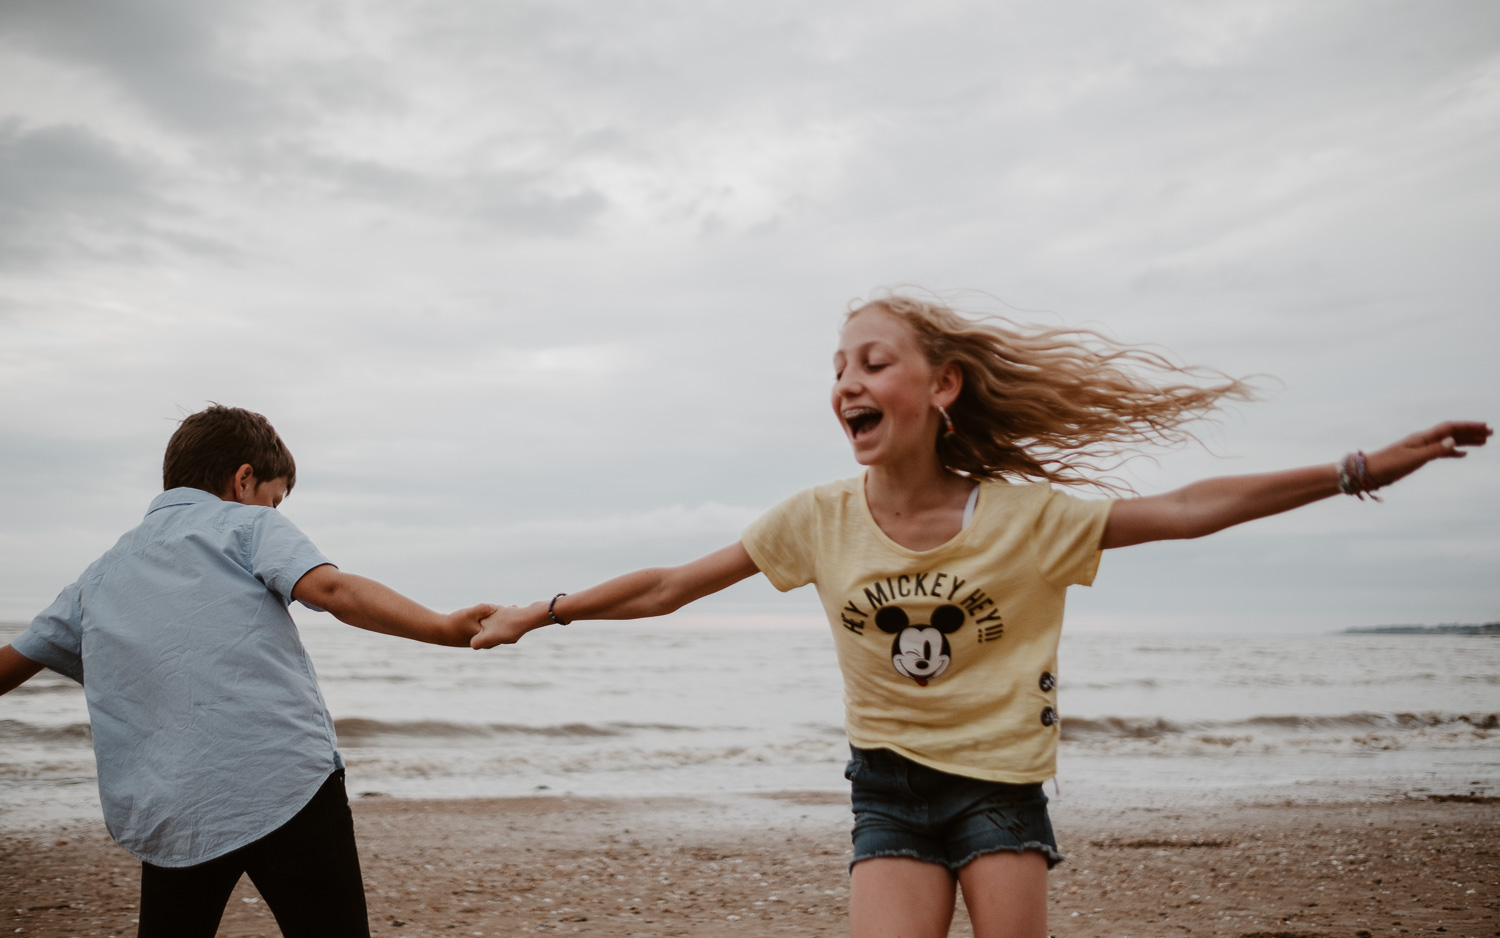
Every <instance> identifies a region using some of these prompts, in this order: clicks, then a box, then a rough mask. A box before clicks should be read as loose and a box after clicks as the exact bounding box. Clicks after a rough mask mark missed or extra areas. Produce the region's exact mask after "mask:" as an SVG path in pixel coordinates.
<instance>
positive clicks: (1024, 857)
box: [855, 850, 1047, 938]
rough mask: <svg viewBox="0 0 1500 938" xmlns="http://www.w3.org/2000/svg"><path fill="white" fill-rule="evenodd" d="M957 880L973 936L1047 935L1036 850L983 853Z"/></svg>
mask: <svg viewBox="0 0 1500 938" xmlns="http://www.w3.org/2000/svg"><path fill="white" fill-rule="evenodd" d="M855 869H856V870H857V869H859V867H857V866H856V867H855ZM958 881H959V883H960V884H961V885H962V886H963V890H964V906H965V907H966V908H967V909H968V910H969V920H970V921H972V922H973V923H974V938H1047V858H1046V857H1044V856H1042V855H1041V854H1040V853H1038V852H1036V851H1035V850H1026V851H1024V852H1022V853H1011V852H1010V851H1002V852H999V853H987V854H985V855H984V856H982V857H979V858H977V859H975V860H973V861H971V862H970V863H968V864H967V865H965V866H964V868H963V869H961V870H959V871H958ZM855 934H856V935H857V934H858V932H856V933H855Z"/></svg>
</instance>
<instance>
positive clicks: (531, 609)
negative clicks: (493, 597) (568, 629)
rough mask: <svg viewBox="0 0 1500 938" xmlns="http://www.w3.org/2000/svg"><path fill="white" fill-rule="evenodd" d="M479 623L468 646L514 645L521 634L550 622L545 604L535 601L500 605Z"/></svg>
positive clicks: (476, 647)
mask: <svg viewBox="0 0 1500 938" xmlns="http://www.w3.org/2000/svg"><path fill="white" fill-rule="evenodd" d="M490 608H491V609H493V610H494V611H493V612H492V613H490V615H489V616H488V617H486V618H485V619H484V620H483V621H482V622H480V623H479V629H478V632H477V634H475V635H474V636H473V638H471V639H470V640H469V647H470V648H475V649H478V648H494V647H495V646H496V645H514V644H515V643H516V642H518V641H520V640H521V636H522V635H525V634H526V633H527V632H530V631H531V630H532V629H539V628H541V627H542V626H544V625H548V624H550V623H551V620H550V619H548V618H547V604H546V603H543V602H535V603H532V604H531V605H529V606H501V607H500V608H498V609H495V607H493V606H492V607H490Z"/></svg>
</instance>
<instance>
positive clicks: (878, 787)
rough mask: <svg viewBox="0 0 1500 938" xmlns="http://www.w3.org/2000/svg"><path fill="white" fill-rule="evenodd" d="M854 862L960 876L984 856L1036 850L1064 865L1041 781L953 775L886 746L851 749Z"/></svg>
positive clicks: (1052, 863) (847, 772) (848, 771)
mask: <svg viewBox="0 0 1500 938" xmlns="http://www.w3.org/2000/svg"><path fill="white" fill-rule="evenodd" d="M849 750H850V753H851V755H852V758H851V759H850V760H849V766H848V768H847V769H845V771H844V776H845V777H846V778H848V779H849V781H850V783H851V784H852V789H853V791H852V799H851V800H852V802H853V808H854V860H853V862H851V863H850V864H849V866H850V868H851V869H852V868H853V866H854V864H855V863H858V862H859V861H860V860H871V859H874V858H876V857H910V858H911V859H914V860H921V861H922V862H924V863H936V864H938V865H940V866H943V867H946V868H947V869H949V870H951V871H955V872H956V871H958V870H959V869H960V868H962V867H963V866H964V865H965V864H967V863H968V862H969V861H970V860H973V859H975V858H976V857H980V856H983V855H984V854H986V853H998V852H1000V851H1002V850H1008V851H1011V852H1013V853H1022V852H1024V851H1027V850H1035V851H1037V852H1038V853H1040V854H1042V856H1044V857H1046V858H1047V868H1048V869H1051V868H1052V867H1054V866H1056V865H1057V864H1059V863H1061V862H1062V860H1063V856H1062V854H1061V853H1059V852H1058V850H1057V838H1056V837H1054V836H1053V834H1052V821H1051V820H1050V819H1049V818H1048V817H1047V796H1046V794H1044V793H1043V792H1042V786H1041V784H1040V783H1034V784H1029V785H1010V784H1006V783H1005V782H987V781H984V780H983V779H977V778H965V777H964V776H962V775H950V774H949V773H947V772H940V771H938V770H937V769H932V768H928V767H927V766H925V765H921V764H919V763H916V762H913V761H911V760H910V759H908V758H906V757H905V756H902V755H898V754H897V753H894V752H892V751H890V750H889V749H856V748H854V747H853V746H851V747H849Z"/></svg>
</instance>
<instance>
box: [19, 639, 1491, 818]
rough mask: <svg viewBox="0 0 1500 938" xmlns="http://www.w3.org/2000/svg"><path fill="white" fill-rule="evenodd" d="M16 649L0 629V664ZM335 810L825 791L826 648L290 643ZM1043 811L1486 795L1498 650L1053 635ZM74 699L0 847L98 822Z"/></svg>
mask: <svg viewBox="0 0 1500 938" xmlns="http://www.w3.org/2000/svg"><path fill="white" fill-rule="evenodd" d="M19 629H20V626H17V625H10V626H0V642H3V641H7V640H9V638H10V637H12V636H14V635H15V634H16V633H17V632H18V631H19ZM302 634H303V639H304V642H305V643H306V645H307V648H308V651H309V653H310V654H311V656H312V659H313V661H314V663H315V665H316V667H317V671H318V677H319V680H320V682H321V684H322V687H323V692H324V696H325V698H326V699H327V702H328V706H329V709H330V710H331V711H332V713H333V715H334V718H335V722H336V726H337V729H338V734H339V745H340V749H341V751H342V752H343V754H344V756H345V759H346V761H347V762H348V765H349V785H350V790H351V792H352V793H355V794H365V793H373V792H378V793H382V794H386V795H392V796H400V797H424V798H425V797H436V798H450V797H470V796H479V797H493V796H524V795H531V794H564V793H569V794H575V795H587V796H633V795H657V796H703V795H711V794H722V793H746V792H751V793H753V792H773V791H788V790H792V791H828V792H834V791H839V790H841V789H842V788H843V787H844V785H845V782H844V780H843V765H844V761H845V760H846V759H847V757H848V748H847V743H846V741H845V739H844V735H843V731H842V704H841V684H840V679H839V674H838V668H837V664H836V661H835V657H834V651H833V640H832V637H831V636H830V634H829V632H828V630H827V627H826V626H816V625H809V626H808V627H806V628H768V629H758V630H751V629H727V628H707V627H705V628H688V627H682V626H670V627H669V626H662V625H641V624H622V623H578V624H574V625H571V626H568V627H567V628H557V627H554V628H550V629H545V630H542V631H540V632H536V633H533V634H531V635H528V636H527V637H526V639H525V640H524V641H523V642H521V643H520V644H518V645H514V646H508V647H503V648H498V649H494V650H492V651H487V652H473V651H469V650H467V649H450V648H437V647H431V646H423V645H416V644H413V643H410V642H404V641H400V640H397V639H393V638H389V637H387V636H382V635H375V634H372V633H368V632H362V631H360V630H358V629H353V628H350V627H348V626H343V625H340V624H338V623H336V622H333V621H332V620H331V619H328V620H322V621H315V622H311V623H307V624H304V625H303V628H302ZM1059 695H1060V697H1059V700H1060V707H1059V709H1060V710H1061V712H1062V715H1063V742H1062V744H1061V747H1060V754H1059V782H1060V785H1061V790H1062V793H1063V795H1064V796H1065V797H1066V796H1068V795H1069V794H1077V793H1082V794H1083V795H1084V796H1090V795H1094V796H1099V795H1102V794H1106V793H1107V794H1110V795H1113V796H1118V797H1119V798H1122V799H1124V800H1126V801H1139V800H1142V799H1146V800H1150V799H1156V800H1158V801H1160V800H1162V799H1164V798H1165V799H1169V800H1172V801H1184V800H1192V799H1194V798H1223V797H1226V796H1229V797H1237V798H1242V799H1244V798H1249V799H1258V800H1264V799H1281V798H1292V799H1297V800H1304V801H1305V800H1310V799H1330V798H1332V799H1343V798H1357V799H1365V798H1372V797H1373V798H1387V797H1410V796H1416V797H1423V796H1425V795H1429V794H1435V795H1448V794H1460V795H1486V794H1489V795H1494V794H1500V639H1496V638H1493V637H1483V636H1472V637H1470V636H1458V635H1368V634H1334V635H1259V636H1226V635H1219V634H1204V635H1191V634H1172V635H1139V634H1129V635H1125V634H1088V633H1070V634H1065V635H1064V638H1063V643H1062V650H1061V653H1060V668H1059ZM98 810H99V808H98V798H97V793H96V791H95V777H94V763H93V754H92V750H91V748H90V736H89V728H88V714H87V710H86V707H85V705H84V700H83V694H82V691H81V689H80V688H79V687H78V686H77V685H75V684H73V683H72V682H71V681H68V680H67V679H65V678H61V677H58V676H57V675H54V674H52V673H50V672H44V673H42V674H40V675H38V676H37V677H35V678H33V679H32V680H31V681H30V682H28V683H27V684H25V685H23V686H22V687H20V688H18V689H17V690H15V691H13V692H11V693H10V694H9V695H6V696H5V697H4V698H0V827H10V828H18V827H30V826H33V825H36V824H42V823H48V822H50V821H53V820H56V819H59V818H81V817H97V816H98Z"/></svg>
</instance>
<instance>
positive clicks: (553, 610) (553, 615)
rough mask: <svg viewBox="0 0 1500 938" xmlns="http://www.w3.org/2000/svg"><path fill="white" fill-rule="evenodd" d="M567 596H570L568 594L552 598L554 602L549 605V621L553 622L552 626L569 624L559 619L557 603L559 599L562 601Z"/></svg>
mask: <svg viewBox="0 0 1500 938" xmlns="http://www.w3.org/2000/svg"><path fill="white" fill-rule="evenodd" d="M566 595H568V594H567V593H558V594H557V595H556V596H554V597H552V601H551V602H550V603H548V604H547V618H549V619H551V620H552V624H553V625H567V624H568V623H566V622H564V621H563V620H561V619H559V618H558V617H557V601H558V600H559V599H562V598H563V597H564V596H566Z"/></svg>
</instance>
